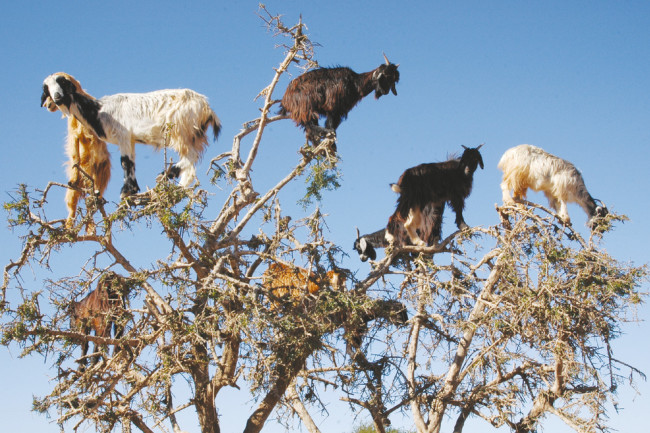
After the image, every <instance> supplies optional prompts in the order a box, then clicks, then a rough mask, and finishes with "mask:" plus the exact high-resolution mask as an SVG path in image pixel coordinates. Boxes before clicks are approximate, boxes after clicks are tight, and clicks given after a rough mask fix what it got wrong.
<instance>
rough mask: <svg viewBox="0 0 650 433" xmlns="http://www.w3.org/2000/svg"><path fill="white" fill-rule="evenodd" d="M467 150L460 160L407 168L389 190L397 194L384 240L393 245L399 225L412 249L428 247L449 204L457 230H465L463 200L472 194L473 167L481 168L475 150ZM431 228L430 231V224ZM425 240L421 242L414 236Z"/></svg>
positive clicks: (439, 233) (437, 235) (477, 152)
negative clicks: (453, 213) (395, 206)
mask: <svg viewBox="0 0 650 433" xmlns="http://www.w3.org/2000/svg"><path fill="white" fill-rule="evenodd" d="M481 146H483V145H482V144H481V145H480V146H478V147H476V148H467V147H465V146H463V148H464V149H465V151H464V152H463V155H462V156H461V157H460V159H451V160H449V161H445V162H435V163H429V164H420V165H418V166H416V167H412V168H409V169H408V170H406V171H405V172H404V173H402V175H401V176H400V178H399V180H398V181H397V183H396V184H392V185H391V188H392V189H393V191H395V192H396V193H399V195H400V196H399V198H398V199H397V208H396V209H395V213H394V214H393V215H392V216H391V217H390V219H389V221H388V225H387V227H386V240H388V242H390V243H393V244H395V243H397V241H398V239H399V236H400V227H401V225H402V224H403V226H404V229H405V230H406V232H407V234H408V237H409V239H410V240H411V243H412V244H413V245H416V246H425V245H427V244H429V245H432V244H434V243H436V242H438V241H439V240H440V236H441V228H442V214H443V212H444V210H445V204H446V203H449V205H450V206H451V208H452V209H453V210H454V212H455V213H456V226H458V228H459V229H460V230H463V229H466V228H468V227H469V226H468V225H467V223H465V219H464V218H463V209H464V208H465V199H466V198H467V196H468V195H469V194H470V193H471V192H472V182H473V180H474V172H475V171H476V167H477V166H479V165H480V166H481V168H483V158H482V157H481V153H480V152H479V149H480V148H481ZM430 223H432V224H433V226H432V227H431V224H430ZM418 229H420V235H423V236H427V234H428V236H427V240H426V241H424V240H422V238H421V237H420V235H418Z"/></svg>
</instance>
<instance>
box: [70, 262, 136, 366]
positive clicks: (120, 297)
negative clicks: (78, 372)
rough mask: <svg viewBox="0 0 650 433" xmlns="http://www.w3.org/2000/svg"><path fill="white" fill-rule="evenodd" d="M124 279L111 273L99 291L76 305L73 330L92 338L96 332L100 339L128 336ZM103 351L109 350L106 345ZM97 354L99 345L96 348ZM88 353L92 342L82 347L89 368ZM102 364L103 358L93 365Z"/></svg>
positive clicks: (100, 283) (94, 359)
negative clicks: (125, 330) (122, 286)
mask: <svg viewBox="0 0 650 433" xmlns="http://www.w3.org/2000/svg"><path fill="white" fill-rule="evenodd" d="M122 283H123V278H122V277H121V276H119V275H117V274H116V273H114V272H108V273H107V274H105V275H103V276H102V277H101V278H100V279H99V282H98V283H97V287H96V288H95V290H93V291H92V292H90V293H89V294H88V295H86V297H85V298H83V299H82V300H81V301H78V302H74V303H73V304H72V313H71V322H72V323H71V325H72V328H74V329H77V330H79V331H81V332H83V333H84V334H85V335H90V333H91V332H92V331H95V336H96V337H101V338H111V331H112V330H113V333H112V335H113V336H114V337H115V338H120V337H121V336H122V334H123V333H124V326H123V325H122V324H120V323H119V322H120V320H119V319H120V318H121V317H123V315H124V311H125V308H126V304H125V293H124V290H123V289H122V288H121V284H122ZM103 350H106V346H105V345H103ZM95 352H97V344H95ZM87 353H88V340H84V342H83V343H82V345H81V359H82V362H83V363H84V364H86V358H85V356H86V354H87ZM98 360H99V354H96V355H95V356H94V357H93V364H94V363H96V362H97V361H98Z"/></svg>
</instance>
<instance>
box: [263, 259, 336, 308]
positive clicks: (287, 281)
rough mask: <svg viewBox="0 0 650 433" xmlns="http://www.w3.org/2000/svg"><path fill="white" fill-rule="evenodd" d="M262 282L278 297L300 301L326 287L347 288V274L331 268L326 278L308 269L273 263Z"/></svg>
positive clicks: (265, 272)
mask: <svg viewBox="0 0 650 433" xmlns="http://www.w3.org/2000/svg"><path fill="white" fill-rule="evenodd" d="M262 284H263V285H264V287H265V288H267V289H268V290H270V291H271V294H272V295H273V297H274V298H276V299H285V298H289V299H291V300H293V301H299V300H301V299H302V298H304V297H305V296H308V295H315V294H317V293H318V292H319V291H320V290H321V289H322V288H325V287H329V288H331V289H333V290H345V276H344V275H343V274H342V273H341V272H338V271H334V270H331V271H328V272H327V279H326V280H325V279H323V278H320V277H318V276H317V275H314V274H312V273H310V272H309V271H308V270H307V269H303V268H300V267H290V266H287V265H284V264H282V263H271V264H270V265H269V267H268V268H267V269H266V270H265V271H264V274H263V275H262Z"/></svg>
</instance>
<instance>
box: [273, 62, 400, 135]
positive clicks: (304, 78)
mask: <svg viewBox="0 0 650 433" xmlns="http://www.w3.org/2000/svg"><path fill="white" fill-rule="evenodd" d="M384 59H385V60H386V64H384V65H380V66H379V67H378V68H376V69H374V70H372V71H370V72H364V73H361V74H358V73H356V72H354V71H353V70H352V69H350V68H347V67H338V68H319V69H314V70H311V71H308V72H305V73H304V74H302V75H300V76H299V77H297V78H295V79H294V80H292V81H291V82H290V83H289V85H288V86H287V90H286V91H285V93H284V96H283V97H282V102H281V108H280V112H279V113H280V114H281V115H285V116H286V115H288V116H289V117H291V119H293V121H294V122H295V123H296V125H298V126H300V127H302V128H303V129H304V130H305V132H306V134H307V139H308V140H310V141H311V142H312V143H315V144H316V143H317V140H316V139H317V137H319V136H321V135H329V134H331V135H334V136H335V135H336V128H338V126H339V125H340V124H341V121H343V119H346V118H347V117H348V113H349V112H350V110H352V108H353V107H354V106H355V105H357V104H358V103H359V101H361V99H363V98H364V97H365V96H367V95H368V94H369V93H370V92H372V91H373V90H374V91H375V99H379V98H380V97H381V96H383V95H386V94H388V92H390V91H392V92H393V94H395V95H397V90H395V84H396V83H397V82H398V81H399V71H398V70H397V67H398V66H399V65H395V64H393V63H390V62H389V61H388V58H386V56H385V55H384ZM322 116H324V117H326V121H325V128H322V127H320V126H318V120H319V118H320V117H322Z"/></svg>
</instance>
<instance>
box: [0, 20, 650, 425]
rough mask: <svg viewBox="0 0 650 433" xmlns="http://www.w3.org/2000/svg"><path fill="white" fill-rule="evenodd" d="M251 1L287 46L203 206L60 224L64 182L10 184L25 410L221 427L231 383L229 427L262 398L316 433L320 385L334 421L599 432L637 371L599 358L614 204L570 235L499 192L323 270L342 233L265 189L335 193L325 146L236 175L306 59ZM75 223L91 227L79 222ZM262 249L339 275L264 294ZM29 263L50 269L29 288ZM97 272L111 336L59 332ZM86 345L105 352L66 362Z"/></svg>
mask: <svg viewBox="0 0 650 433" xmlns="http://www.w3.org/2000/svg"><path fill="white" fill-rule="evenodd" d="M261 15H262V18H263V19H264V20H265V22H266V23H267V24H268V26H269V28H270V29H271V30H272V31H273V32H274V33H275V34H276V36H277V37H280V38H286V39H285V40H288V41H290V43H288V44H287V45H285V48H286V56H285V58H284V59H283V61H282V62H281V63H280V66H279V67H277V69H276V73H275V75H274V76H273V77H272V80H271V83H270V84H269V86H268V87H266V88H265V89H264V90H263V91H262V92H261V93H260V95H259V97H260V99H261V100H262V101H263V102H262V107H261V115H260V117H259V118H258V119H255V120H253V121H251V122H248V123H246V124H245V125H244V127H243V129H242V131H241V132H240V133H239V134H238V135H237V136H235V138H234V141H233V146H232V149H231V150H230V151H229V152H227V153H224V154H222V155H219V156H218V157H216V158H214V159H213V160H212V161H211V167H212V168H211V170H212V172H213V174H214V176H213V182H214V183H215V184H217V185H218V186H219V187H220V188H221V189H223V190H225V191H226V194H227V198H225V200H224V202H223V204H222V205H221V206H220V207H219V205H218V203H217V204H215V203H214V202H215V200H218V198H217V197H220V196H217V195H216V194H215V196H212V195H210V194H209V193H208V192H207V191H205V190H202V189H198V188H195V189H194V190H186V189H182V188H178V187H176V186H174V185H172V184H169V183H167V182H165V181H162V182H161V183H159V184H158V185H157V186H156V187H155V188H154V189H153V190H150V191H147V192H146V193H142V194H140V195H138V196H136V197H133V198H131V199H129V200H128V201H126V202H123V203H121V204H119V205H118V206H116V207H114V208H113V209H109V205H107V204H105V203H103V202H102V201H101V200H96V199H93V198H92V197H91V198H90V199H89V200H88V201H87V206H86V209H85V210H83V211H82V212H81V213H82V216H81V221H79V222H78V225H77V226H76V227H75V228H74V229H73V230H68V229H67V228H66V227H65V222H64V220H52V219H50V217H49V216H48V207H49V204H48V200H47V197H48V194H51V193H52V190H53V189H54V188H65V187H66V186H64V185H59V184H54V183H52V184H50V185H48V187H47V188H45V189H44V190H43V191H30V190H29V189H28V187H26V186H20V188H19V189H18V191H17V192H16V197H15V199H14V200H13V201H12V202H10V203H7V204H5V208H6V209H7V210H8V212H9V218H8V221H9V223H10V225H11V226H12V227H13V228H14V230H15V231H17V232H21V233H23V235H22V240H23V249H22V252H21V254H20V255H19V257H17V258H16V260H15V261H11V262H10V263H9V264H7V266H6V267H5V271H4V279H3V284H2V292H1V298H0V302H1V307H2V310H1V311H2V321H1V322H0V323H1V326H2V343H3V344H4V345H5V346H11V345H16V344H17V345H18V346H19V347H21V348H22V350H23V353H24V355H31V356H45V357H47V358H48V359H49V360H50V361H51V362H52V364H53V368H54V369H55V371H56V377H55V379H54V381H53V386H52V390H51V392H50V393H49V394H48V395H45V396H40V397H38V398H37V399H36V400H35V403H34V408H35V410H36V411H39V412H48V413H50V414H52V415H54V416H55V417H56V419H57V422H58V423H59V424H61V425H69V426H72V427H73V428H77V427H79V426H83V425H87V426H90V427H96V428H97V430H102V431H112V430H115V429H117V428H119V426H122V427H123V428H124V429H125V430H127V431H128V430H129V429H130V428H131V425H133V426H135V427H136V428H138V429H139V430H141V431H143V432H151V431H168V429H169V426H171V427H172V429H173V430H174V432H179V431H180V429H181V428H182V427H184V426H183V425H181V423H182V422H183V421H179V418H181V417H180V416H179V415H180V414H183V415H184V416H183V418H182V419H183V420H185V419H188V418H189V419H192V417H190V416H187V417H186V416H185V414H186V413H188V412H191V411H190V410H189V408H193V409H194V410H195V412H196V421H195V422H196V424H198V426H199V428H200V431H201V432H203V433H217V432H220V431H221V426H220V422H219V413H220V410H219V407H217V401H218V397H219V395H220V393H221V391H222V390H224V389H225V388H226V387H228V388H232V389H233V390H235V391H237V392H242V393H246V394H247V395H249V394H252V395H253V396H254V397H255V401H256V404H255V405H254V407H253V408H252V409H251V411H250V413H248V414H247V415H246V416H245V417H246V418H247V422H246V423H245V425H244V423H242V429H243V431H244V432H246V433H251V432H259V431H262V429H263V428H264V425H265V423H266V422H267V420H268V418H269V416H270V415H271V414H272V413H275V414H276V415H275V416H276V417H277V418H278V419H280V420H283V421H286V422H290V421H291V420H292V419H293V420H294V421H295V422H300V423H302V425H303V426H304V428H305V429H307V430H308V431H310V432H311V433H316V432H319V431H320V430H319V428H318V422H317V416H318V415H319V414H320V413H321V412H322V411H324V410H325V399H332V398H336V399H340V400H343V401H345V402H348V403H349V408H350V414H351V415H353V414H354V413H357V412H359V411H361V412H366V413H367V414H368V416H369V417H370V419H371V420H372V423H373V424H374V427H375V429H376V430H377V431H378V432H382V433H383V432H385V431H386V429H387V428H388V426H389V425H390V420H391V419H393V420H396V419H397V418H398V417H399V419H401V420H410V421H406V423H407V424H408V423H410V424H412V426H413V427H412V428H409V430H415V431H417V432H418V433H424V432H439V431H441V429H442V426H443V420H444V419H450V418H451V419H453V420H454V425H453V431H454V432H461V431H462V430H463V426H464V424H465V421H466V420H467V419H468V418H469V417H472V416H473V417H476V418H481V419H483V420H485V422H487V423H488V424H490V425H492V426H495V427H499V426H507V427H509V428H510V429H511V430H512V431H514V432H529V431H533V430H534V429H535V428H536V427H537V426H538V425H539V423H540V422H542V419H543V417H544V416H545V415H546V414H553V415H555V416H557V417H559V418H560V419H561V420H562V421H564V422H565V423H566V424H567V425H569V426H570V427H572V428H573V429H575V430H576V431H579V432H592V431H596V430H601V429H604V428H606V422H607V416H606V415H607V410H608V407H609V406H608V403H607V400H608V398H610V397H611V396H612V395H613V394H614V392H615V390H616V387H617V385H618V384H619V383H620V382H621V379H622V376H619V374H621V373H620V369H621V368H622V369H625V371H626V373H625V374H626V377H625V378H626V380H627V373H630V374H631V376H632V377H634V376H636V375H637V374H642V373H640V372H638V371H636V370H635V369H634V368H633V367H630V363H625V362H623V361H621V360H618V359H617V358H616V357H615V355H614V351H613V347H612V345H611V342H612V340H613V339H614V338H615V337H616V336H617V335H618V334H619V332H620V326H621V324H622V323H624V322H625V321H626V320H628V319H630V317H631V316H632V313H633V310H634V307H635V305H636V304H638V303H640V302H641V294H640V292H639V288H640V285H641V284H642V283H643V282H644V281H645V280H646V276H647V270H646V268H645V267H644V266H641V267H634V266H631V265H628V264H622V263H618V262H617V261H615V260H614V259H613V258H612V257H610V256H609V255H608V254H607V253H606V252H604V251H603V250H602V249H600V248H599V247H598V241H599V239H601V237H602V236H603V235H604V234H606V233H607V231H609V230H610V229H611V227H612V224H615V223H616V222H617V221H620V220H622V219H623V217H620V216H617V215H609V216H608V217H606V218H605V219H603V220H602V221H601V225H600V227H599V228H598V230H597V231H596V232H597V235H595V237H594V239H589V240H584V239H583V238H582V237H581V236H580V235H579V234H578V233H577V232H576V231H574V230H573V229H572V227H571V226H564V225H562V224H561V222H560V221H559V220H558V219H557V218H556V217H555V216H554V215H553V214H552V213H550V212H549V211H547V210H546V209H545V208H543V207H539V206H532V205H529V206H508V207H502V208H499V209H497V211H498V212H499V214H500V216H501V223H500V224H499V225H497V226H494V227H489V228H474V229H471V230H467V231H464V232H462V233H459V232H456V233H454V234H452V235H450V236H449V237H448V238H446V239H445V240H443V241H442V242H441V243H440V244H438V245H436V246H432V247H426V248H422V247H418V248H416V247H404V248H389V249H387V251H386V255H385V257H384V258H383V259H382V260H380V261H378V262H376V263H375V264H374V267H373V270H372V272H370V273H369V274H368V275H367V276H365V277H363V278H361V279H357V278H356V277H355V272H353V271H352V270H347V269H342V268H340V265H339V263H340V261H339V259H340V257H341V253H342V249H341V248H339V247H338V246H337V245H335V244H333V243H332V242H331V241H329V240H328V239H327V238H326V236H325V234H324V233H325V231H324V230H323V227H324V224H325V221H324V216H323V214H321V212H320V211H319V210H318V209H316V210H314V211H313V212H312V213H311V214H307V213H305V214H303V215H288V214H285V211H284V210H283V209H284V208H286V206H285V207H283V201H282V199H281V198H280V197H281V194H280V192H281V191H282V190H283V189H284V188H285V186H286V185H288V184H290V183H292V182H296V181H297V180H299V179H301V178H302V177H306V178H307V179H308V182H309V186H308V188H307V196H306V197H305V198H304V199H305V200H306V201H307V202H308V201H309V200H310V199H318V197H320V194H321V192H322V191H323V190H326V189H335V187H336V184H335V182H336V171H337V162H338V161H337V159H336V153H335V151H334V147H333V146H332V145H333V144H334V143H333V141H332V140H330V139H326V140H324V141H322V142H321V143H320V144H319V145H318V146H316V147H313V146H311V147H310V146H309V145H308V144H305V145H304V146H303V147H302V148H301V150H300V152H299V154H298V156H297V160H296V164H295V167H293V168H292V169H291V170H290V171H289V172H288V173H284V174H282V173H280V174H279V175H278V178H279V180H278V181H277V183H276V184H275V185H273V186H272V187H270V188H268V189H267V190H266V191H258V190H256V188H255V186H254V183H253V180H254V179H253V177H252V168H253V167H254V166H255V167H263V164H262V163H260V161H257V153H258V149H259V148H260V146H262V145H263V140H262V138H263V134H264V132H265V128H266V126H267V125H268V124H269V123H271V122H275V121H278V120H281V119H282V117H280V116H275V117H274V116H272V115H271V108H272V107H273V105H274V103H275V98H274V92H275V90H276V89H275V87H276V84H277V83H278V80H279V78H280V76H281V75H282V74H283V73H285V71H286V70H287V68H288V67H289V65H291V64H292V63H293V62H298V63H299V64H301V65H302V66H304V67H305V68H310V67H313V66H315V65H316V62H315V60H314V58H313V56H314V52H313V46H312V44H311V42H310V40H309V38H308V37H307V36H306V35H305V34H304V33H303V29H304V25H303V24H302V23H301V22H299V23H298V24H296V25H295V26H293V27H288V26H285V25H284V24H283V23H282V22H281V20H280V18H279V17H278V16H273V15H272V14H269V13H268V12H267V11H266V9H262V11H261ZM251 137H252V140H251V143H250V144H247V143H248V140H249V139H250V138H251ZM296 147H299V146H296ZM243 148H246V149H248V153H247V155H246V157H245V158H242V153H243V152H242V149H243ZM260 169H262V168H260ZM264 169H267V170H268V167H266V168H264ZM283 197H284V196H283ZM285 200H292V201H293V202H294V203H295V201H296V200H298V197H290V196H289V197H288V198H285ZM215 209H216V210H215ZM91 218H94V219H95V220H96V222H97V223H96V225H95V233H92V234H83V235H82V234H78V232H79V230H80V228H81V227H82V225H83V224H84V221H87V220H89V219H91ZM161 229H162V233H163V234H164V236H163V238H162V239H158V241H159V242H163V243H164V245H165V246H166V249H165V253H164V254H162V255H160V256H156V257H153V258H150V259H147V261H146V262H144V263H143V261H142V257H140V256H139V253H138V252H137V251H136V250H134V249H133V248H132V247H129V246H124V244H125V243H126V242H124V241H123V239H124V238H125V234H128V233H130V232H135V233H137V234H138V236H150V237H151V236H155V235H156V234H157V233H160V232H161ZM64 247H65V248H64ZM156 250H157V249H156ZM73 254H74V255H75V256H76V257H78V256H79V255H84V257H86V259H85V260H83V261H82V262H81V263H80V264H79V268H78V270H76V271H74V272H73V273H72V274H71V275H63V274H61V273H60V271H59V270H58V267H57V266H56V264H57V263H59V262H60V261H61V260H64V259H66V257H71V256H72V255H73ZM272 263H280V264H284V265H288V266H301V267H304V268H307V269H308V270H309V272H310V273H312V274H313V275H314V276H315V277H317V280H319V281H327V277H326V272H327V271H328V270H332V269H334V270H335V271H336V272H338V273H340V274H341V275H345V276H347V287H348V289H347V290H344V291H340V290H339V291H337V290H332V288H331V287H328V286H327V284H323V286H322V287H321V289H320V290H319V291H318V293H316V294H315V295H311V296H304V297H300V296H298V297H290V299H283V298H279V297H277V296H275V294H274V293H273V292H272V291H270V290H267V289H265V287H264V285H263V284H262V282H263V280H262V278H261V275H262V273H263V271H264V270H265V269H266V268H267V267H268V266H269V265H270V264H272ZM29 268H44V269H48V270H50V271H51V275H52V276H53V278H52V279H46V278H43V280H42V281H36V282H34V281H32V280H33V278H32V279H30V278H26V275H24V274H25V273H26V271H27V269H29ZM109 269H110V270H112V271H115V272H117V273H119V274H121V275H123V276H124V277H125V279H124V281H123V284H124V285H125V287H123V289H124V290H123V291H124V292H126V293H128V294H129V295H128V304H127V308H126V309H125V311H123V312H121V315H120V318H119V320H121V321H122V323H124V324H125V326H126V332H125V333H124V335H123V336H121V337H119V338H101V337H97V336H88V335H84V334H83V333H80V332H79V331H78V330H76V329H72V328H71V327H70V314H71V306H72V304H73V301H75V300H78V299H79V298H80V297H81V294H82V293H84V292H87V291H88V290H90V289H92V288H94V286H95V285H96V282H97V280H98V279H99V277H100V276H101V275H102V273H104V272H106V271H107V270H109ZM38 275H40V274H38ZM305 284H306V283H305ZM379 294H383V298H380V295H379ZM405 313H407V315H408V320H406V318H405V317H404V314H405ZM84 340H86V341H91V342H92V343H95V344H97V345H98V346H99V347H101V346H102V345H103V344H106V345H107V346H108V347H109V348H110V350H106V351H104V352H102V356H101V357H100V360H99V361H98V362H96V363H88V364H84V363H83V362H81V361H82V360H79V359H78V356H79V350H78V346H79V344H80V343H81V342H83V341H84Z"/></svg>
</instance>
